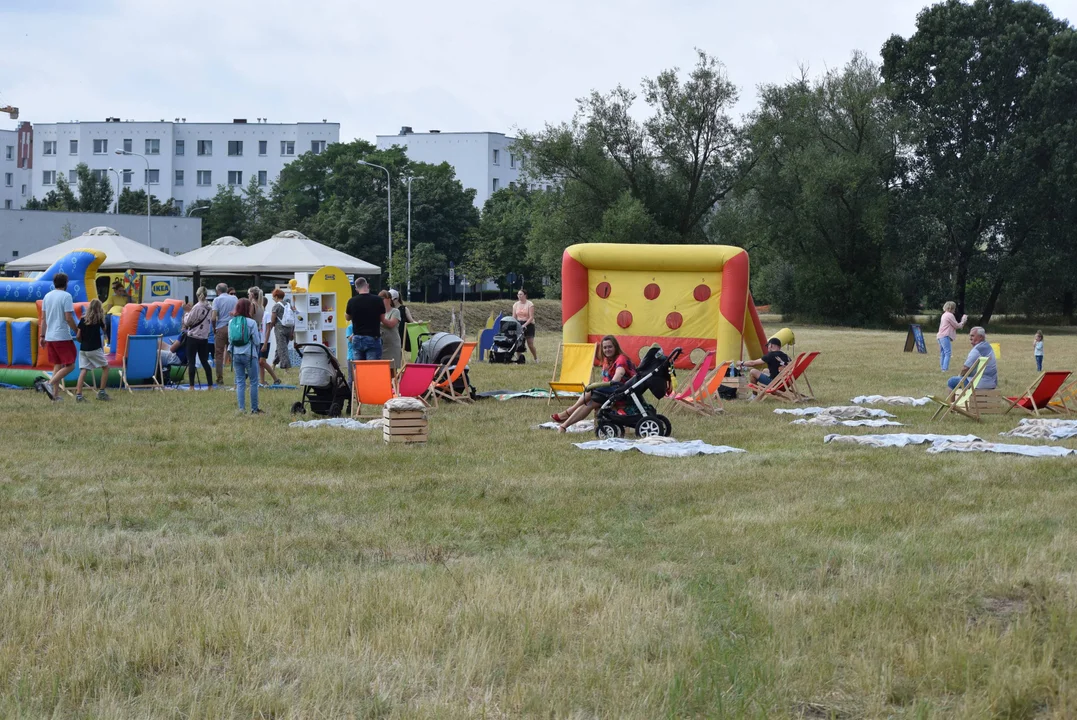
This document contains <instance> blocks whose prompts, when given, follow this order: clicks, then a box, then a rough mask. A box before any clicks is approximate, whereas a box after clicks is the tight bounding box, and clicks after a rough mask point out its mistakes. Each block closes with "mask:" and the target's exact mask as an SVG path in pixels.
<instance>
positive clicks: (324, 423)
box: [288, 417, 385, 430]
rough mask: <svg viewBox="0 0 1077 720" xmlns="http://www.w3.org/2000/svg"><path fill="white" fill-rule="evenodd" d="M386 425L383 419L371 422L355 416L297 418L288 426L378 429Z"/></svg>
mask: <svg viewBox="0 0 1077 720" xmlns="http://www.w3.org/2000/svg"><path fill="white" fill-rule="evenodd" d="M384 425H385V421H384V420H381V419H377V420H371V421H370V422H360V421H358V420H355V419H353V418H339V417H338V418H322V419H321V420H296V421H295V422H291V423H288V427H293V428H315V427H336V428H344V429H345V430H377V429H378V428H380V427H382V426H384Z"/></svg>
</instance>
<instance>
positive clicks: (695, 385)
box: [669, 350, 715, 410]
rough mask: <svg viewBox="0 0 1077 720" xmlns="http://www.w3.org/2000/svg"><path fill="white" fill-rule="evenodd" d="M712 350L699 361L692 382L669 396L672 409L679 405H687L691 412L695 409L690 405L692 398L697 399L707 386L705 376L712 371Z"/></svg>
mask: <svg viewBox="0 0 1077 720" xmlns="http://www.w3.org/2000/svg"><path fill="white" fill-rule="evenodd" d="M714 355H715V353H714V350H711V351H709V352H708V353H707V354H706V355H704V356H703V359H702V360H700V362H699V365H697V366H696V372H695V374H694V375H693V376H692V382H690V383H688V385H687V386H685V388H684V389H683V390H681V391H680V392H677V393H675V394H673V395H670V397H669V399H670V400H672V401H673V407H677V406H678V405H681V404H689V407H690V408H691V409H693V410H695V409H696V408H695V407H694V406H692V405H690V403H691V402H692V400H693V398H695V397H697V396H698V395H699V394H700V393H701V392H702V391H703V389H704V387H705V386H706V384H707V375H708V374H709V373H710V371H711V370H713V369H714Z"/></svg>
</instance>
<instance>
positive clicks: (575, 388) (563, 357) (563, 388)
mask: <svg viewBox="0 0 1077 720" xmlns="http://www.w3.org/2000/svg"><path fill="white" fill-rule="evenodd" d="M597 352H598V349H597V347H596V346H595V343H561V344H560V345H559V346H558V348H557V357H556V358H555V359H554V362H553V379H551V380H550V398H549V400H547V401H546V404H547V405H549V404H550V403H551V402H553V399H554V398H555V397H556V398H558V399H560V396H559V395H558V394H557V393H558V392H566V393H568V392H575V393H582V392H583V389H584V388H585V387H587V386H588V385H590V384H591V373H592V372H593V371H594V367H595V355H596V353H597ZM558 364H560V366H561V374H560V375H558V374H557V372H558V371H557V366H558Z"/></svg>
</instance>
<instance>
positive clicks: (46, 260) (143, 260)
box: [5, 227, 195, 275]
mask: <svg viewBox="0 0 1077 720" xmlns="http://www.w3.org/2000/svg"><path fill="white" fill-rule="evenodd" d="M82 249H89V250H100V251H101V252H103V253H104V254H105V262H104V263H102V264H101V268H100V269H101V271H102V272H116V271H122V270H136V271H138V272H144V273H158V274H161V275H191V274H192V273H193V272H194V271H195V268H194V267H193V266H192V265H191V263H189V262H188V261H186V260H184V259H183V258H180V257H175V256H173V255H168V254H167V253H163V252H161V251H160V250H155V249H154V248H151V247H150V246H149V245H144V244H142V243H140V242H138V241H136V240H132V239H131V238H128V237H124V236H123V235H120V234H119V233H118V232H116V231H115V230H113V229H112V228H110V227H95V228H90V229H89V230H87V231H86V232H85V233H83V234H82V235H79V236H78V237H76V238H72V239H71V240H67V241H66V242H62V243H60V244H59V245H53V246H52V247H50V248H45V249H44V250H39V251H38V252H36V253H31V254H30V255H27V256H26V257H24V258H19V259H18V260H12V261H11V262H9V263H7V264H6V265H5V268H6V269H8V270H19V271H23V272H27V271H33V270H48V269H49V267H50V266H52V264H53V263H54V262H56V261H57V260H59V259H60V258H62V257H63V256H64V255H67V254H68V253H70V252H72V251H74V250H82Z"/></svg>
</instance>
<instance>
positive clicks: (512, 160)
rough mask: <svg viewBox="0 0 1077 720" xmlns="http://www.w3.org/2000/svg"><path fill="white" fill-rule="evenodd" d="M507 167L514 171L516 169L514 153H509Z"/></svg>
mask: <svg viewBox="0 0 1077 720" xmlns="http://www.w3.org/2000/svg"><path fill="white" fill-rule="evenodd" d="M509 167H510V168H512V169H514V170H515V169H516V154H515V153H509Z"/></svg>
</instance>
